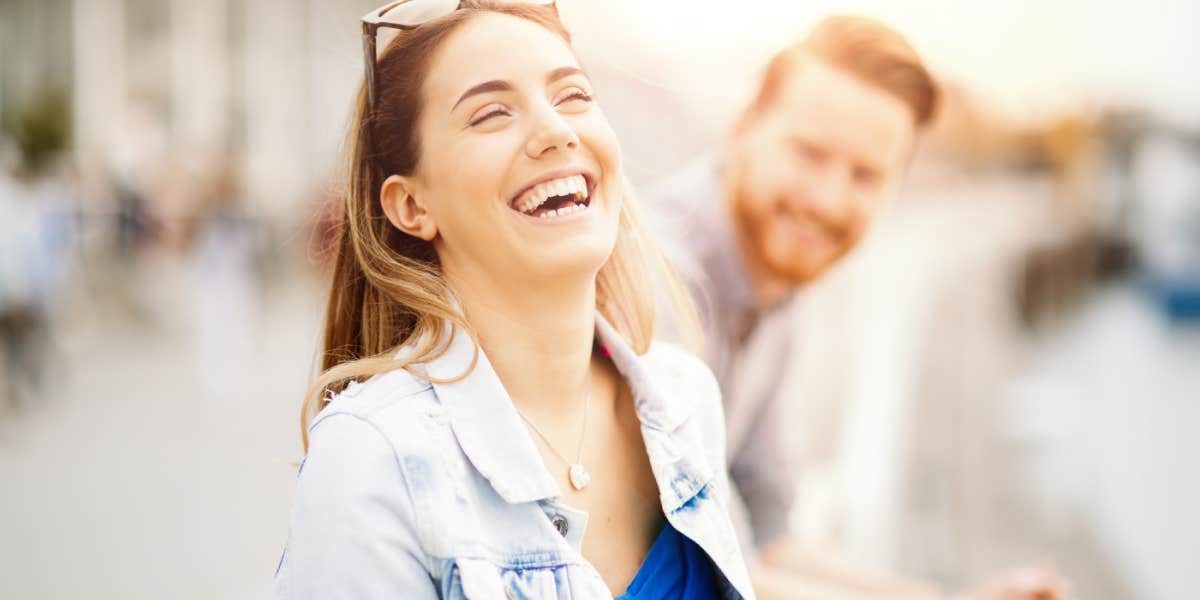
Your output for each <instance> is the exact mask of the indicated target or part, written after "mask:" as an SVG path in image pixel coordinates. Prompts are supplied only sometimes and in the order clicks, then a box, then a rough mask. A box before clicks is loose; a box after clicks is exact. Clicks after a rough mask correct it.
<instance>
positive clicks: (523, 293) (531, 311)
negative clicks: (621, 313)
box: [451, 276, 596, 420]
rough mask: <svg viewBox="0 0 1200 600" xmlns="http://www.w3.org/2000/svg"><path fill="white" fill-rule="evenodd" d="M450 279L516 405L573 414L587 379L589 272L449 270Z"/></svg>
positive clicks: (547, 415) (548, 414) (591, 323)
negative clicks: (546, 274) (529, 280)
mask: <svg viewBox="0 0 1200 600" xmlns="http://www.w3.org/2000/svg"><path fill="white" fill-rule="evenodd" d="M576 279H577V280H576ZM451 285H452V287H453V288H454V291H455V293H456V294H457V296H458V299H459V301H460V303H461V306H462V309H463V312H464V313H465V314H466V316H467V320H468V322H470V323H471V326H472V327H473V328H474V329H475V332H476V334H477V335H478V336H479V344H480V346H481V347H482V348H483V352H484V353H485V354H486V355H487V358H488V361H490V362H491V364H492V367H493V368H494V369H495V370H496V374H497V375H498V376H499V377H500V381H501V382H502V383H503V384H504V388H505V390H507V391H508V394H509V396H510V397H511V398H512V401H513V403H514V404H515V405H516V406H517V408H519V409H521V411H522V412H523V413H524V414H526V415H527V416H530V417H531V418H533V416H534V415H538V416H540V417H541V419H542V420H557V419H560V418H562V419H566V418H571V419H574V418H577V417H578V415H579V402H581V401H582V398H583V395H584V394H585V393H586V390H587V389H589V386H590V385H591V377H590V364H591V358H592V340H593V337H594V335H595V314H596V313H595V306H596V295H595V294H596V292H595V278H594V276H593V277H590V278H587V279H585V278H584V277H579V278H573V277H564V278H561V279H558V280H557V281H555V283H554V285H552V286H545V285H537V286H535V285H520V284H514V283H511V282H510V283H508V284H507V285H505V284H503V283H501V282H499V281H495V280H494V279H492V278H473V280H472V281H470V282H466V281H463V280H462V279H459V280H458V281H455V280H454V278H451Z"/></svg>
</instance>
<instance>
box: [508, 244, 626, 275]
mask: <svg viewBox="0 0 1200 600" xmlns="http://www.w3.org/2000/svg"><path fill="white" fill-rule="evenodd" d="M588 238H590V239H588ZM588 238H584V239H580V238H576V239H571V240H562V242H564V243H559V244H553V245H550V247H545V248H540V249H538V251H536V252H526V253H524V254H525V255H526V257H527V260H526V261H525V263H526V265H527V270H526V273H527V274H528V275H530V276H532V278H533V279H538V280H544V281H548V282H556V281H561V280H562V278H564V277H572V276H578V277H595V275H596V273H597V272H599V271H600V267H603V266H604V263H606V262H608V258H609V256H611V255H612V251H613V244H612V243H611V242H608V243H605V240H603V239H598V238H599V236H595V237H592V236H588ZM526 250H530V249H529V248H526Z"/></svg>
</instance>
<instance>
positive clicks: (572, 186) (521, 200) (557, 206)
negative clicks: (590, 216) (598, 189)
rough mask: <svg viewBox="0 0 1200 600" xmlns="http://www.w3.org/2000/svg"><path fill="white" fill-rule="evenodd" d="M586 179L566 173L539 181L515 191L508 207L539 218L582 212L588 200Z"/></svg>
mask: <svg viewBox="0 0 1200 600" xmlns="http://www.w3.org/2000/svg"><path fill="white" fill-rule="evenodd" d="M590 183H591V182H590V181H589V180H588V178H587V177H586V176H585V175H568V176H566V177H560V178H558V179H551V180H549V181H543V182H541V183H539V184H537V185H534V186H531V187H530V188H529V189H527V190H525V191H524V192H522V193H520V194H518V195H517V197H516V198H514V199H513V200H512V201H511V202H509V207H510V208H512V209H513V210H515V211H517V212H520V213H523V214H526V215H529V216H531V217H536V218H539V219H553V218H555V217H565V216H568V215H573V214H575V213H579V212H583V211H584V210H586V209H587V207H588V205H589V203H590V202H591V190H592V187H591V185H590Z"/></svg>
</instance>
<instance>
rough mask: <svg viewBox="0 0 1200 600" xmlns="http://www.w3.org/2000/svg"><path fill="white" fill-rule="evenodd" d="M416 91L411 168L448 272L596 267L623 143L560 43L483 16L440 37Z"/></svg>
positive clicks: (609, 234) (610, 224) (525, 26)
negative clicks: (416, 155) (416, 138)
mask: <svg viewBox="0 0 1200 600" xmlns="http://www.w3.org/2000/svg"><path fill="white" fill-rule="evenodd" d="M422 100H423V102H424V107H423V110H422V114H421V117H420V121H419V124H418V127H419V135H420V152H421V155H420V159H419V160H418V163H417V168H416V171H415V173H414V174H413V175H412V176H411V177H409V178H406V179H407V181H408V182H409V186H408V187H409V190H410V192H411V195H412V196H413V198H414V199H415V200H416V201H417V202H419V203H421V204H423V205H424V207H425V209H426V210H427V211H428V214H427V217H428V218H430V219H431V220H432V221H433V223H434V224H435V225H436V230H437V231H436V236H435V237H434V238H433V242H434V247H435V249H436V250H437V253H438V257H439V260H440V261H441V263H442V266H443V268H444V269H445V270H446V272H447V273H448V274H450V275H452V276H455V277H459V278H462V277H467V278H471V277H487V278H491V279H492V280H493V283H495V282H497V281H498V282H501V283H511V282H514V281H525V282H530V281H532V282H537V281H546V280H548V279H549V278H553V277H561V276H563V275H568V274H571V273H582V274H589V273H590V274H591V275H593V276H594V275H595V273H596V272H597V271H598V270H599V268H600V267H601V266H602V265H603V264H604V262H605V261H606V260H607V259H608V256H609V255H610V254H611V253H612V249H613V245H614V243H615V240H616V234H617V226H618V220H619V219H618V215H619V210H620V206H619V203H620V201H621V200H620V195H619V190H620V189H621V188H620V186H619V182H620V178H621V174H620V169H621V166H620V151H619V149H618V147H617V140H616V137H615V136H614V134H613V131H612V129H611V128H610V127H609V125H608V121H607V120H606V119H605V118H604V114H603V113H602V112H601V111H600V108H599V107H598V106H597V105H596V104H595V102H594V101H593V100H592V87H591V83H590V82H589V81H588V78H587V76H586V75H584V73H583V72H582V71H581V70H580V67H579V63H578V61H577V60H576V59H575V56H574V54H573V53H572V51H571V49H570V48H569V47H568V46H567V44H566V43H565V42H564V41H563V40H562V39H561V38H559V37H558V36H557V35H555V34H554V33H552V32H550V31H548V30H547V29H545V28H543V27H542V26H540V25H538V24H536V23H533V22H531V21H528V20H525V19H521V18H517V17H512V16H508V15H500V14H496V13H488V14H483V15H479V16H477V17H474V18H472V19H470V20H469V21H468V22H466V23H464V24H463V25H462V26H460V27H459V28H458V29H457V30H456V31H455V32H454V33H452V34H451V35H450V37H448V38H447V39H446V40H445V41H444V42H443V43H442V46H441V47H440V48H439V49H438V51H437V53H436V54H435V55H434V57H433V60H432V62H431V67H430V72H429V75H428V76H427V78H426V79H425V83H424V89H423V90H422Z"/></svg>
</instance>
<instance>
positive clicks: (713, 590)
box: [274, 0, 752, 600]
mask: <svg viewBox="0 0 1200 600" xmlns="http://www.w3.org/2000/svg"><path fill="white" fill-rule="evenodd" d="M381 28H391V29H395V30H399V33H397V35H396V38H395V39H394V40H393V41H392V42H391V43H390V44H388V45H387V47H386V48H383V49H382V52H380V53H379V59H378V60H376V58H375V55H376V52H375V44H376V42H375V33H376V30H377V29H381ZM363 32H364V38H363V39H364V46H365V54H366V61H365V64H366V69H367V72H366V77H365V81H364V84H363V89H362V90H361V92H360V94H359V100H358V110H357V116H356V118H355V121H354V123H353V126H352V127H351V133H350V141H349V145H348V148H349V155H350V156H349V165H348V169H349V172H348V176H347V193H346V195H345V203H344V206H343V207H342V221H341V224H340V238H339V240H338V243H337V246H336V252H337V257H336V262H335V271H334V275H333V283H332V289H331V293H330V298H329V306H328V311H327V316H326V321H327V323H326V331H325V342H324V354H323V367H324V369H325V370H324V372H323V373H322V374H321V376H320V377H319V378H318V379H317V380H316V382H315V383H314V384H313V386H312V388H311V389H310V392H309V395H308V396H307V397H306V399H305V404H304V408H303V410H302V414H301V421H302V433H303V438H304V441H305V449H306V456H305V459H304V462H303V463H302V465H301V468H300V474H299V477H298V480H297V487H296V499H295V505H294V507H293V510H292V515H291V527H290V534H289V538H288V543H287V546H286V548H285V549H284V553H283V557H282V558H281V560H280V564H279V568H278V570H277V572H276V575H275V586H274V589H275V592H274V595H275V597H276V598H281V599H282V598H291V599H317V598H319V599H322V600H326V599H330V598H354V599H356V600H371V599H376V598H378V599H384V598H388V599H395V598H405V599H409V598H414V599H433V598H471V599H477V600H478V599H491V598H556V599H557V598H563V599H565V598H578V599H592V598H612V597H613V596H614V595H616V596H619V597H622V598H637V599H650V598H653V599H667V598H670V599H672V600H674V599H682V598H688V599H703V598H726V599H737V598H750V597H752V592H751V591H750V587H749V583H748V579H747V576H746V570H745V566H744V564H743V562H742V557H741V554H740V552H739V550H738V547H737V542H736V541H735V536H734V533H733V529H732V525H731V524H730V520H729V517H728V514H727V512H726V507H727V494H728V491H729V488H728V483H727V481H726V478H725V471H724V467H723V465H724V462H723V460H724V454H725V448H724V428H723V418H722V414H721V408H720V407H721V404H720V398H719V396H718V394H719V392H718V390H717V386H716V383H715V381H714V379H713V377H712V375H711V374H710V373H709V371H708V370H707V369H706V367H704V366H703V363H701V362H700V361H699V360H698V359H696V358H694V357H693V356H692V355H690V354H688V353H686V352H684V351H682V350H679V349H676V348H675V347H673V346H670V345H666V344H663V343H659V342H655V343H653V344H652V343H651V338H652V337H653V323H654V304H655V301H654V296H655V295H654V293H653V290H654V289H655V286H654V283H653V282H654V281H674V280H673V279H671V278H670V276H669V274H668V273H667V272H666V268H665V266H664V264H663V262H662V260H661V257H660V255H659V254H657V252H656V251H654V250H653V246H652V244H651V240H650V239H649V237H648V233H647V231H646V230H645V229H644V228H643V226H642V225H641V222H640V221H639V219H638V217H637V211H636V206H635V205H634V203H633V199H632V198H631V197H630V195H629V194H628V191H627V186H626V184H625V179H624V175H623V174H622V169H621V156H620V150H619V148H618V146H617V140H616V139H615V137H614V135H613V132H612V130H611V129H610V127H609V125H608V122H607V121H606V120H605V117H604V114H603V113H602V112H601V111H600V108H599V107H598V106H597V105H596V103H595V101H594V100H593V97H592V87H591V83H590V82H589V81H588V77H587V75H586V73H585V72H584V71H583V70H582V69H581V68H580V66H579V63H578V61H577V60H576V57H575V55H574V53H573V51H572V50H571V47H570V45H569V37H568V34H567V32H566V31H565V29H564V28H563V26H562V24H561V23H560V21H559V20H558V16H557V13H556V11H555V9H554V7H553V5H536V6H535V5H526V4H496V3H492V2H475V1H464V2H461V3H459V2H458V1H457V0H454V1H451V2H449V4H448V5H447V3H446V2H439V1H437V0H424V1H423V0H413V1H412V2H407V3H397V4H394V5H390V6H388V7H384V8H382V9H379V10H376V11H373V12H372V13H370V14H368V15H367V17H365V18H364V19H363ZM656 274H657V275H662V276H663V277H658V276H656ZM667 287H668V288H669V289H675V290H678V289H680V288H679V287H678V286H677V285H668V286H667ZM676 296H677V297H678V300H677V303H678V304H680V305H681V306H683V307H684V314H694V313H693V312H690V309H689V307H688V305H686V301H685V300H683V298H684V297H683V296H681V295H677V294H676ZM685 320H686V319H685Z"/></svg>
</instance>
